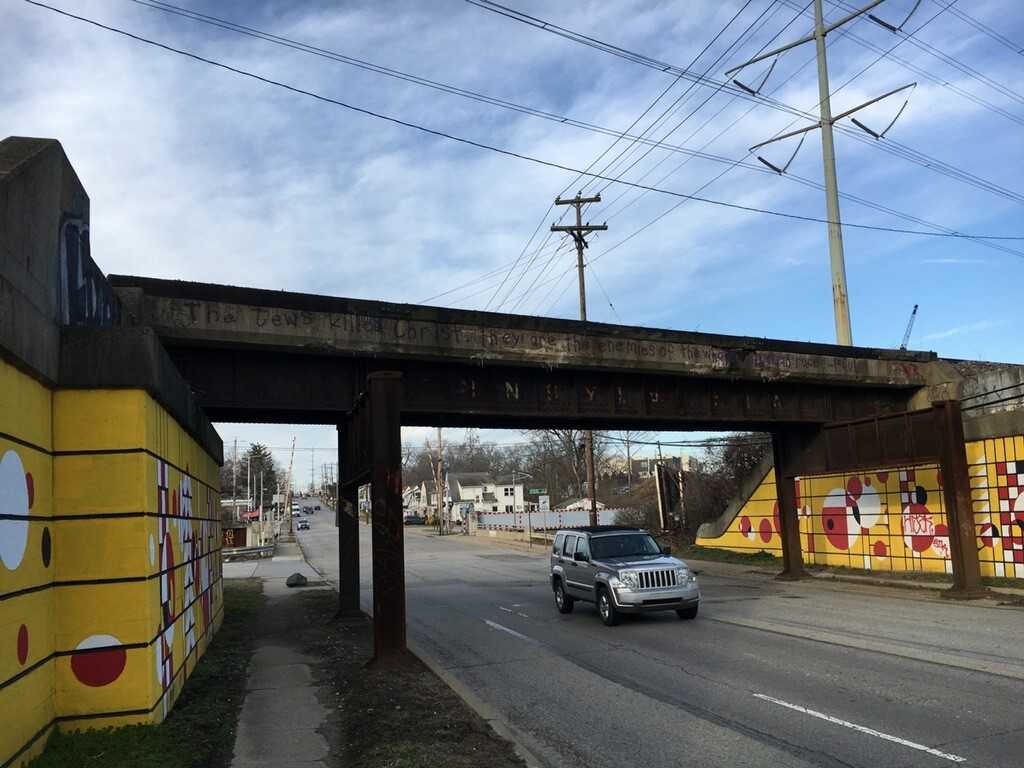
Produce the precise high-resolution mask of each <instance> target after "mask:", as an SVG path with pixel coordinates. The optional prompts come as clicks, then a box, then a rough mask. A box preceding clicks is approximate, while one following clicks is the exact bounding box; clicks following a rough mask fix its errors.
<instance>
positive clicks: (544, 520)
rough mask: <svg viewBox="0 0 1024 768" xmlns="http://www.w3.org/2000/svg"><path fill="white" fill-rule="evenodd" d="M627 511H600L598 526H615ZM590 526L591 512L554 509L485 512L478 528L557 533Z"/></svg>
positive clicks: (480, 518)
mask: <svg viewBox="0 0 1024 768" xmlns="http://www.w3.org/2000/svg"><path fill="white" fill-rule="evenodd" d="M626 511H627V510H625V509H599V510H598V511H597V523H598V525H615V524H616V523H617V522H618V516H619V514H620V513H623V512H626ZM588 525H590V511H589V510H585V509H574V510H564V509H552V510H550V511H548V512H483V513H481V514H480V515H479V516H478V518H477V527H478V528H479V529H480V530H484V531H525V530H530V531H555V530H558V529H559V528H584V527H586V526H588Z"/></svg>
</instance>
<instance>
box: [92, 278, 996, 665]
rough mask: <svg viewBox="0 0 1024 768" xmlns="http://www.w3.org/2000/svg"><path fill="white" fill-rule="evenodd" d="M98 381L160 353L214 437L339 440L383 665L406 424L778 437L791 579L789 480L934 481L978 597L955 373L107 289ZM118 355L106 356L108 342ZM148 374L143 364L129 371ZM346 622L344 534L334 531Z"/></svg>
mask: <svg viewBox="0 0 1024 768" xmlns="http://www.w3.org/2000/svg"><path fill="white" fill-rule="evenodd" d="M109 280H110V284H111V286H112V287H113V290H114V293H115V295H116V296H117V297H118V299H119V302H120V306H121V314H120V317H121V327H120V328H119V329H117V330H114V331H111V332H109V333H110V334H113V336H111V339H112V341H111V343H108V344H107V347H106V348H107V350H108V352H109V354H110V355H112V356H113V357H112V359H110V360H109V361H107V363H108V364H107V365H105V366H104V367H105V368H107V369H115V370H117V369H124V370H127V369H130V367H131V359H133V358H136V357H139V355H138V354H137V353H135V352H131V351H130V350H131V347H132V346H133V345H138V344H153V343H155V339H154V338H153V337H154V336H155V337H156V338H158V339H159V343H160V344H161V345H162V346H163V347H164V348H165V349H166V351H167V353H168V355H169V357H170V359H171V360H172V361H173V363H174V366H175V367H176V368H177V370H179V371H180V372H181V375H182V376H183V377H184V378H185V380H186V381H188V383H189V386H190V388H191V391H192V394H193V396H194V397H195V399H196V402H197V404H198V405H199V406H200V407H201V408H202V409H203V410H204V412H205V413H206V415H207V417H209V418H210V419H212V420H224V421H259V422H282V423H292V422H299V423H301V422H308V423H328V424H330V423H333V424H336V425H337V426H338V433H339V456H341V457H342V459H341V464H342V469H341V475H342V482H341V492H340V494H341V496H342V498H343V499H346V500H347V502H348V508H349V509H350V510H354V509H355V508H356V504H355V493H356V488H357V486H358V485H359V484H361V483H365V482H371V484H372V488H373V491H372V505H373V509H374V526H373V530H374V537H373V549H374V552H373V554H374V558H373V562H374V574H373V580H374V601H375V617H374V618H375V622H376V630H377V651H378V654H380V655H386V654H388V653H390V652H393V651H396V650H400V649H402V648H404V643H405V639H404V638H405V629H404V593H405V588H404V573H403V550H402V535H403V532H402V507H401V473H400V458H399V451H400V428H401V426H402V425H439V426H476V427H514V428H533V427H542V426H557V425H570V424H571V425H574V426H577V427H589V428H593V429H625V428H641V429H662V430H692V429H701V430H707V429H736V428H743V429H755V430H763V431H767V432H770V433H771V434H772V435H773V443H774V459H775V466H776V467H778V468H779V471H778V472H777V475H778V481H777V493H778V498H779V499H780V500H781V501H782V503H781V504H780V508H781V509H782V510H783V513H782V514H781V531H780V533H781V536H782V541H783V554H784V572H783V575H784V576H786V577H791V578H796V577H799V576H800V575H801V572H802V561H801V551H800V542H799V534H798V530H799V529H798V519H797V514H796V507H797V504H796V501H795V496H794V490H793V488H794V479H795V478H796V477H798V476H801V475H809V474H813V473H816V472H839V471H848V470H856V469H860V468H864V469H866V468H879V467H887V466H898V465H901V466H906V465H908V464H915V463H922V462H934V463H936V464H938V465H940V466H941V469H942V473H943V477H945V478H946V482H945V488H944V501H945V509H946V510H947V515H948V518H949V521H950V528H951V530H954V531H957V532H958V535H953V536H951V549H952V554H953V562H954V576H955V580H956V590H955V591H956V592H957V593H959V594H963V595H970V594H973V593H975V592H977V591H978V590H979V584H980V578H979V572H978V564H977V552H976V550H975V547H974V536H975V531H974V526H973V519H972V516H971V512H970V486H969V480H968V475H967V467H966V460H965V458H964V455H965V454H964V430H963V423H962V419H961V414H960V410H959V403H958V398H959V394H960V390H961V386H962V384H963V375H962V373H961V369H960V368H959V367H958V366H957V365H955V364H954V363H952V362H950V361H946V360H943V359H940V358H938V357H937V356H936V355H935V354H933V353H929V352H912V351H909V352H908V351H902V350H882V349H865V348H856V347H855V348H848V347H839V346H834V345H823V344H808V343H798V342H790V341H782V340H770V339H758V338H750V337H732V336H720V335H713V334H698V333H687V332H680V331H670V330H656V329H648V328H636V327H627V326H616V325H603V324H598V323H586V322H579V321H569V320H552V319H543V318H532V317H522V316H514V315H502V314H494V313H482V312H471V311H461V310H452V309H441V308H435V307H425V306H416V305H403V304H385V303H380V302H372V301H356V300H352V299H344V298H336V297H329V296H316V295H308V294H297V293H287V292H280V291H267V290H256V289H249V288H240V287H235V286H225V285H211V284H201V283H190V282H181V281H169V280H155V279H150V278H144V277H135V276H125V275H113V276H111V277H110V278H109ZM115 338H116V341H114V340H113V339H115ZM142 357H145V356H142ZM340 519H341V522H340V524H339V537H340V544H341V549H340V553H341V554H340V557H341V560H342V574H343V577H342V580H341V582H342V588H341V603H342V608H343V610H347V611H354V610H358V586H357V585H358V570H357V569H358V554H359V553H358V531H357V526H356V521H355V517H354V515H353V514H349V515H342V516H340Z"/></svg>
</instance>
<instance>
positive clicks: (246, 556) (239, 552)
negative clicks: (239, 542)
mask: <svg viewBox="0 0 1024 768" xmlns="http://www.w3.org/2000/svg"><path fill="white" fill-rule="evenodd" d="M273 556H274V545H273V544H266V545H264V546H262V547H235V548H234V549H224V550H221V557H222V558H223V559H224V561H225V562H230V561H231V560H251V559H254V558H261V557H273Z"/></svg>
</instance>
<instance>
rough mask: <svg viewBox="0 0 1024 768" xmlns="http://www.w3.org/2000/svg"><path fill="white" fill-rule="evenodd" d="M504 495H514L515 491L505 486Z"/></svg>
mask: <svg viewBox="0 0 1024 768" xmlns="http://www.w3.org/2000/svg"><path fill="white" fill-rule="evenodd" d="M505 495H506V496H514V495H515V491H514V490H513V489H512V488H506V489H505Z"/></svg>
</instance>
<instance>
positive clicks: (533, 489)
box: [527, 488, 548, 495]
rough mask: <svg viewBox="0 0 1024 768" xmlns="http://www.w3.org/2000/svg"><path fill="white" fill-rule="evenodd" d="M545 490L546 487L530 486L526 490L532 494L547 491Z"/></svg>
mask: <svg viewBox="0 0 1024 768" xmlns="http://www.w3.org/2000/svg"><path fill="white" fill-rule="evenodd" d="M547 492H548V489H547V488H530V489H529V490H528V491H527V493H532V494H534V495H537V494H541V493H547Z"/></svg>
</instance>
